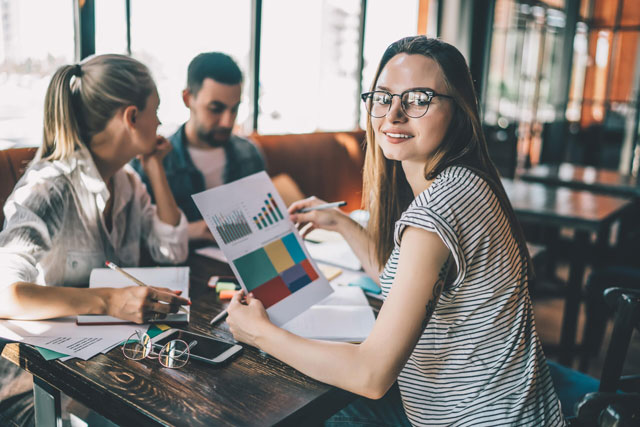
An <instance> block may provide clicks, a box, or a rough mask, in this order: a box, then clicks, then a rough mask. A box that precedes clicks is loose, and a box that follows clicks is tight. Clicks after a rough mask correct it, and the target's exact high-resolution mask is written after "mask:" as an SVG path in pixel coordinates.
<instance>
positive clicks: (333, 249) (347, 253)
mask: <svg viewBox="0 0 640 427" xmlns="http://www.w3.org/2000/svg"><path fill="white" fill-rule="evenodd" d="M305 244H306V246H307V250H308V251H309V253H310V254H311V257H312V258H313V259H314V260H316V261H322V262H326V263H327V264H332V265H337V266H339V267H344V268H348V269H351V270H360V269H362V263H360V260H359V259H358V257H357V256H356V254H355V253H354V252H353V251H352V250H351V247H349V244H348V243H347V242H346V241H345V240H344V239H341V240H328V241H325V242H322V243H312V242H309V241H307V242H305Z"/></svg>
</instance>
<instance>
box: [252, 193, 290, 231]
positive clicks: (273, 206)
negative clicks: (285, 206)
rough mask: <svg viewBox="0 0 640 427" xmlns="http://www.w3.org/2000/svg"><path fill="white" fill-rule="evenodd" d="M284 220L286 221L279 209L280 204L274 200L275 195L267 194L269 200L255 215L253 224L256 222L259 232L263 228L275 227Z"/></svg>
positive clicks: (266, 200)
mask: <svg viewBox="0 0 640 427" xmlns="http://www.w3.org/2000/svg"><path fill="white" fill-rule="evenodd" d="M276 213H277V215H276ZM282 219H284V216H283V215H282V211H281V210H280V208H279V207H278V204H277V203H276V201H275V200H274V199H273V195H272V194H271V193H267V199H265V201H264V206H263V207H262V208H261V210H260V212H258V214H257V215H254V217H253V222H255V224H256V226H257V227H258V230H262V229H263V228H266V227H268V226H269V225H273V224H275V223H276V222H278V221H280V220H282Z"/></svg>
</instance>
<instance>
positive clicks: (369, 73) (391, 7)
mask: <svg viewBox="0 0 640 427" xmlns="http://www.w3.org/2000/svg"><path fill="white" fill-rule="evenodd" d="M418 5H419V1H418V0H396V1H394V2H386V1H369V2H367V16H366V19H365V25H364V31H365V33H364V53H363V55H364V68H363V71H362V91H363V92H366V91H368V90H369V89H370V88H371V84H372V83H373V78H374V76H375V74H376V69H377V68H378V63H379V62H380V58H382V54H383V53H384V51H385V50H386V48H387V47H388V46H389V45H390V44H391V43H393V42H394V41H396V40H399V39H401V38H403V37H407V36H415V35H417V34H418ZM366 114H367V112H366V111H365V109H364V108H362V110H361V115H360V126H361V127H362V128H364V127H365V123H366Z"/></svg>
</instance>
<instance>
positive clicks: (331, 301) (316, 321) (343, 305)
mask: <svg viewBox="0 0 640 427" xmlns="http://www.w3.org/2000/svg"><path fill="white" fill-rule="evenodd" d="M331 286H332V287H333V290H334V292H333V293H332V294H331V295H329V296H328V297H326V298H325V299H324V300H322V301H320V302H319V303H317V304H315V305H313V306H311V307H310V308H309V309H307V310H306V311H304V312H303V313H302V314H300V315H298V316H297V317H294V318H293V319H291V320H289V321H288V322H287V323H285V324H284V325H283V326H282V328H284V329H286V330H287V331H289V332H292V333H294V334H296V335H300V336H302V337H305V338H311V339H319V340H329V341H344V342H362V341H364V340H365V339H366V338H367V337H368V336H369V333H370V332H371V329H372V328H373V324H374V323H375V321H376V319H375V316H374V315H373V310H372V309H371V306H370V305H369V302H368V301H367V297H366V296H365V295H364V292H363V291H362V289H360V288H358V287H351V286H339V285H334V284H333V283H332V284H331Z"/></svg>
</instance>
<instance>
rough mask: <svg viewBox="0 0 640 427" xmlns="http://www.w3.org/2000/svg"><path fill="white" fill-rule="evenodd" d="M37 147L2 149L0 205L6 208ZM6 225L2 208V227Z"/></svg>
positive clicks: (0, 156)
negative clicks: (6, 203)
mask: <svg viewBox="0 0 640 427" xmlns="http://www.w3.org/2000/svg"><path fill="white" fill-rule="evenodd" d="M36 150H37V148H33V147H29V148H10V149H8V150H2V151H0V206H1V207H2V208H4V204H5V202H6V201H7V198H8V197H9V195H10V194H11V192H12V191H13V187H15V186H16V183H17V182H18V180H19V179H20V177H21V176H22V174H23V173H24V171H25V169H26V168H27V165H28V164H29V162H30V161H31V159H33V156H35V154H36ZM2 227H4V210H2V209H0V229H1V228H2Z"/></svg>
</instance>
